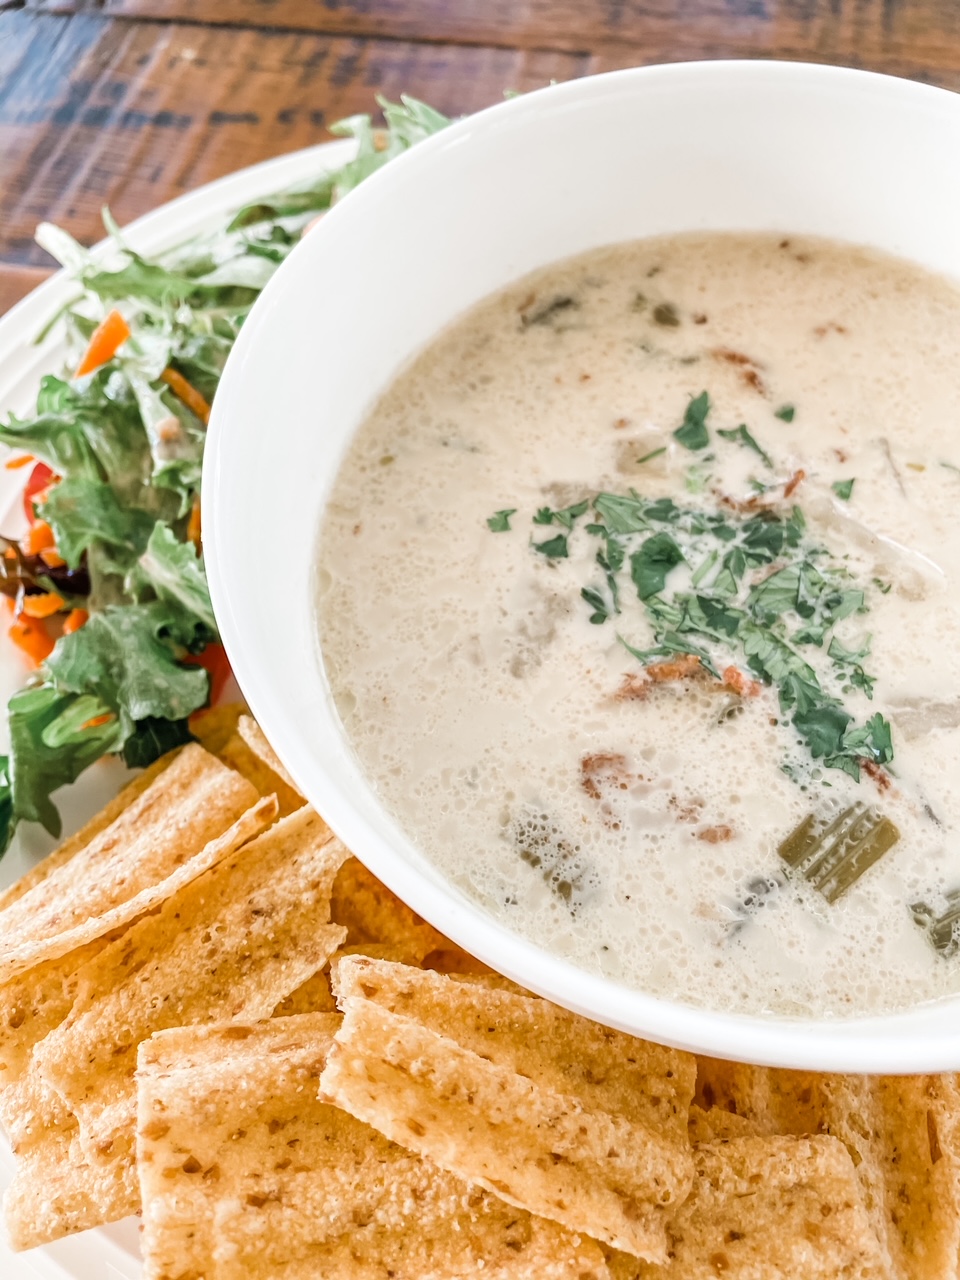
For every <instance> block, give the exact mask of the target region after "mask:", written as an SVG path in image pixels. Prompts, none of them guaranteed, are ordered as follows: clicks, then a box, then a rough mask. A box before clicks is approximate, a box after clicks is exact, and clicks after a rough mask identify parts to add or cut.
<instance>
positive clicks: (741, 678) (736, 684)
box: [722, 667, 763, 698]
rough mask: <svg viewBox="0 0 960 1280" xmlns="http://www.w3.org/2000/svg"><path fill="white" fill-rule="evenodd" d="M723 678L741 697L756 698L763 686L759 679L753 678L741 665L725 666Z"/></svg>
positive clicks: (730, 688) (727, 685)
mask: <svg viewBox="0 0 960 1280" xmlns="http://www.w3.org/2000/svg"><path fill="white" fill-rule="evenodd" d="M722 679H723V683H724V684H725V685H726V687H727V688H728V689H729V690H730V691H731V692H732V693H738V694H739V695H740V697H741V698H756V697H757V696H758V694H759V693H760V690H761V689H762V688H763V685H762V684H761V683H760V681H759V680H751V679H750V677H749V676H747V675H744V673H743V672H742V671H741V670H740V669H739V667H727V668H725V670H724V672H723V676H722Z"/></svg>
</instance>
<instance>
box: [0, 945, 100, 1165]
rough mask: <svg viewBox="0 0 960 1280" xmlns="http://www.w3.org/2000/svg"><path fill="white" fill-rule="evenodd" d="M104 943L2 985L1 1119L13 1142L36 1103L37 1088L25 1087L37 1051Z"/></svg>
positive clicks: (62, 1016) (67, 1008)
mask: <svg viewBox="0 0 960 1280" xmlns="http://www.w3.org/2000/svg"><path fill="white" fill-rule="evenodd" d="M102 946H103V943H102V941H101V940H99V939H98V940H97V941H96V942H92V943H88V944H87V946H86V947H83V948H81V949H80V950H79V951H74V952H71V953H70V955H68V956H62V957H61V958H60V959H58V960H48V961H47V962H46V963H45V964H41V965H37V966H36V968H34V969H31V970H30V971H29V972H28V973H25V974H20V975H19V977H16V978H14V979H13V981H12V982H8V983H7V984H6V986H4V987H0V1122H2V1123H3V1127H4V1128H5V1130H6V1132H7V1136H8V1137H9V1138H10V1141H11V1142H13V1143H17V1142H19V1141H20V1140H21V1139H22V1138H23V1136H24V1131H25V1127H26V1126H28V1125H29V1124H30V1123H31V1111H32V1110H35V1109H36V1108H37V1099H36V1091H35V1090H36V1087H35V1086H32V1088H33V1092H32V1093H29V1094H28V1095H24V1093H23V1092H22V1085H23V1081H24V1077H25V1075H26V1073H27V1072H28V1070H29V1067H30V1062H31V1059H32V1055H33V1050H34V1048H35V1046H36V1045H37V1044H39V1042H40V1041H41V1040H42V1039H43V1038H44V1037H45V1036H47V1035H49V1033H50V1032H51V1031H52V1030H53V1029H54V1027H58V1026H59V1025H60V1023H61V1022H63V1020H64V1019H65V1018H66V1016H67V1014H68V1013H69V1012H70V1009H71V1008H72V1006H73V1001H74V998H75V996H76V986H77V984H76V972H77V969H78V967H79V966H80V965H81V964H83V963H84V962H86V961H87V960H91V959H92V958H93V957H94V956H95V955H96V954H97V952H98V951H100V950H101V949H102ZM28 1098H29V1102H28Z"/></svg>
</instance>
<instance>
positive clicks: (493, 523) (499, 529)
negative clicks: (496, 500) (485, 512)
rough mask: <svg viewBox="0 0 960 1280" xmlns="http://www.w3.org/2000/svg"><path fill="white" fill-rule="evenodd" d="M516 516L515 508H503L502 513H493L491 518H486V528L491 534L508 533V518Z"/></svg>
mask: <svg viewBox="0 0 960 1280" xmlns="http://www.w3.org/2000/svg"><path fill="white" fill-rule="evenodd" d="M516 514H517V508H516V507H504V509H503V510H502V511H495V512H494V514H493V515H492V516H487V528H488V529H489V530H490V532H491V533H509V532H510V517H511V516H515V515H516Z"/></svg>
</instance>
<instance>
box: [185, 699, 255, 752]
mask: <svg viewBox="0 0 960 1280" xmlns="http://www.w3.org/2000/svg"><path fill="white" fill-rule="evenodd" d="M246 714H247V708H246V707H245V706H244V704H243V703H242V702H224V703H221V704H220V705H219V706H217V707H206V708H205V709H204V710H203V711H195V712H194V714H193V715H192V716H191V717H190V732H191V733H192V734H193V736H194V737H195V738H196V740H197V741H198V742H199V743H200V745H201V746H202V747H203V748H204V750H206V751H209V752H210V753H211V754H212V755H217V754H218V753H219V752H220V751H222V750H223V748H224V747H225V746H226V744H227V743H228V742H229V741H230V739H231V738H232V737H233V735H234V734H235V733H236V732H237V727H238V725H239V724H240V717H241V716H244V715H246Z"/></svg>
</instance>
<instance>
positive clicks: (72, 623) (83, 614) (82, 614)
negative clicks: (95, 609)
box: [63, 609, 90, 636]
mask: <svg viewBox="0 0 960 1280" xmlns="http://www.w3.org/2000/svg"><path fill="white" fill-rule="evenodd" d="M89 617H90V615H89V613H87V611H86V609H71V610H70V612H69V613H68V614H67V617H66V621H65V622H64V624H63V634H64V635H65V636H72V635H73V633H74V631H79V630H80V628H81V627H82V626H83V624H84V623H85V622H86V621H87V619H88V618H89Z"/></svg>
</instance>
